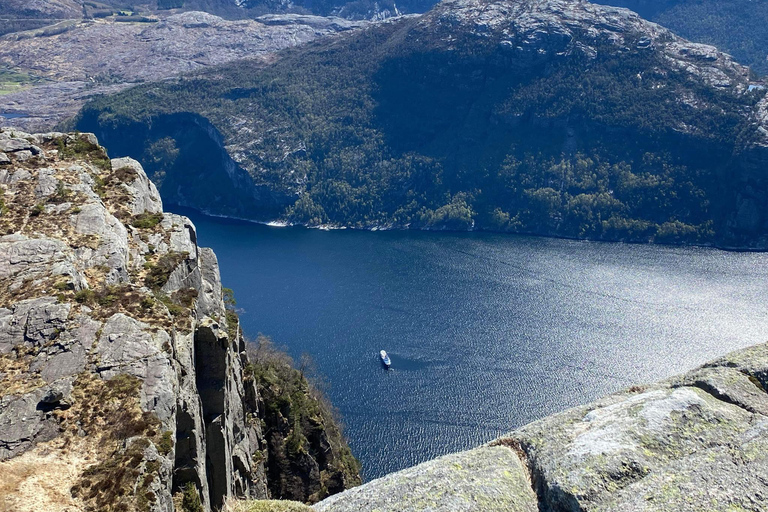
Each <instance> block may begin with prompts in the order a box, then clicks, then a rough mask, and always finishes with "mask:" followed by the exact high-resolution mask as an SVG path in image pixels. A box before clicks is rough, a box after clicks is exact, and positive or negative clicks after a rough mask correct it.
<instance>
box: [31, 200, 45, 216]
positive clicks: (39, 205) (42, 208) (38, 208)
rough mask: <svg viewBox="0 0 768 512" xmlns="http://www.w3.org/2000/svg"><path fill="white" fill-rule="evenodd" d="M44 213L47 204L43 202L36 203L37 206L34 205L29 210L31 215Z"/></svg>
mask: <svg viewBox="0 0 768 512" xmlns="http://www.w3.org/2000/svg"><path fill="white" fill-rule="evenodd" d="M42 213H45V204H43V203H37V204H35V206H33V207H32V209H31V210H29V216H30V217H37V216H38V215H40V214H42Z"/></svg>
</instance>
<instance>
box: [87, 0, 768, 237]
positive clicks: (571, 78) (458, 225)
mask: <svg viewBox="0 0 768 512" xmlns="http://www.w3.org/2000/svg"><path fill="white" fill-rule="evenodd" d="M444 8H446V9H447V8H448V7H444ZM437 9H440V7H438V8H437ZM419 23H420V21H419V20H417V19H404V20H400V21H399V22H396V23H390V24H386V25H382V26H377V27H374V28H371V29H369V30H367V31H364V32H360V33H354V34H348V35H346V36H345V37H342V38H334V40H333V41H330V42H329V41H321V42H316V43H312V44H309V45H307V46H304V47H302V48H296V49H291V50H288V51H285V52H283V53H282V54H281V58H280V59H279V60H278V61H277V62H276V63H274V64H272V65H270V66H266V67H264V66H263V65H262V64H260V63H249V62H243V63H237V64H232V65H228V66H224V67H222V68H218V69H216V70H212V71H210V72H205V73H202V74H199V75H197V76H192V77H189V78H183V79H179V80H177V81H175V82H167V83H163V84H160V85H158V84H152V85H145V86H141V87H138V88H135V89H132V90H129V91H126V92H125V93H122V94H119V95H116V96H113V97H109V98H101V99H97V100H95V101H93V102H92V103H90V104H89V105H88V106H87V107H86V109H85V110H84V111H83V113H82V117H81V119H80V121H79V122H80V124H79V126H81V127H83V128H85V129H89V130H94V131H99V132H100V133H103V134H104V137H105V139H104V140H106V141H107V143H108V144H109V143H110V141H115V143H116V144H121V143H123V144H124V141H126V140H133V141H134V144H135V146H132V147H129V146H126V145H123V146H122V147H121V151H123V152H127V153H129V154H133V155H134V156H138V157H141V156H142V155H145V154H146V153H147V151H149V148H152V147H153V145H154V144H156V143H157V141H159V140H162V139H164V138H167V137H169V136H171V135H173V136H174V137H177V139H176V144H175V145H174V146H173V147H176V148H179V151H180V154H179V155H178V159H179V160H183V157H184V151H185V147H186V146H185V141H184V140H183V134H182V135H180V134H179V130H176V129H175V128H174V130H175V131H174V132H172V133H154V135H153V136H152V137H149V138H143V136H135V134H136V133H141V134H144V133H148V132H145V131H142V130H144V128H143V127H144V126H145V125H147V123H152V125H153V126H157V125H158V123H160V122H162V121H161V120H162V119H163V118H164V116H167V117H168V118H171V117H172V116H173V115H178V114H179V113H183V112H193V113H195V114H197V115H200V116H202V117H204V118H206V119H208V120H210V121H211V122H212V123H213V125H214V126H215V127H217V128H218V129H219V130H220V131H221V132H222V134H223V135H224V138H225V143H226V144H227V145H229V146H235V147H238V146H239V147H247V148H249V149H246V150H243V151H242V153H241V154H243V155H244V156H245V158H246V160H247V163H248V164H249V165H252V167H253V168H254V169H255V171H254V173H253V174H252V178H253V180H254V182H255V183H257V184H258V185H259V186H260V187H264V188H266V189H268V190H269V191H270V194H271V195H270V196H269V197H270V198H271V197H285V200H284V202H283V203H282V205H281V206H278V207H275V206H274V205H271V204H270V205H267V204H266V202H265V203H264V204H256V205H254V207H255V208H256V210H257V211H256V212H255V213H254V214H253V216H255V217H260V218H275V217H282V218H283V219H285V220H288V221H290V222H294V223H301V224H308V225H318V224H333V225H345V226H351V227H358V228H370V227H374V226H382V225H383V226H391V227H408V228H420V229H459V230H461V229H470V228H473V229H485V230H495V231H505V232H521V233H537V234H546V235H553V236H563V237H579V238H592V239H607V240H626V241H637V242H647V241H654V242H666V243H701V244H707V243H714V242H718V243H729V244H738V243H742V242H741V239H738V240H733V239H732V238H733V237H734V236H735V235H733V233H732V231H733V230H732V228H731V227H730V226H732V225H733V223H732V218H733V217H734V216H735V215H736V210H737V205H736V203H737V198H738V197H739V194H740V190H739V188H738V187H741V186H743V185H740V183H743V182H742V181H740V180H739V179H738V175H739V174H740V173H741V172H742V170H741V167H740V166H741V165H742V164H741V160H740V159H741V156H742V154H743V153H745V152H747V151H748V148H750V147H751V144H752V143H753V142H754V140H755V137H756V134H757V132H756V131H755V130H754V127H753V126H751V125H750V123H751V120H750V118H749V116H747V115H744V113H745V112H748V111H749V110H750V109H754V107H755V105H756V103H757V102H758V101H759V100H760V99H761V98H762V96H763V95H764V94H765V92H764V91H754V92H752V93H749V94H745V95H738V94H734V93H733V92H732V91H731V90H721V89H718V88H714V87H710V86H708V85H706V84H705V83H704V82H703V81H702V80H701V79H700V78H699V77H696V76H694V75H691V74H689V73H687V72H685V71H684V70H681V69H678V68H676V67H673V66H671V65H670V64H669V61H668V59H667V58H666V57H665V56H664V55H662V54H661V53H659V52H657V51H654V50H652V49H648V48H646V47H644V46H643V45H642V44H639V42H640V41H641V39H642V35H641V34H626V40H627V41H626V47H627V50H626V51H624V50H621V49H619V48H617V47H616V46H613V45H611V44H610V43H604V44H601V45H598V47H597V48H596V50H597V51H596V55H595V56H592V55H586V54H582V53H580V52H573V53H572V54H571V55H570V56H569V57H567V58H554V57H550V58H549V59H548V60H546V61H542V62H541V63H533V64H531V63H529V62H528V61H526V60H525V59H526V57H516V56H515V54H513V53H512V52H509V51H507V50H505V49H504V48H503V47H501V46H500V45H498V44H495V43H494V41H495V40H494V39H493V38H490V39H484V38H475V37H473V36H472V35H471V34H464V33H461V32H459V31H453V32H452V33H451V37H452V38H454V39H453V42H452V43H451V45H452V46H451V47H452V48H453V47H455V48H459V49H460V50H457V51H454V50H452V49H446V48H445V45H446V44H447V43H445V41H446V39H445V37H443V36H446V33H444V32H442V30H448V29H443V28H442V26H433V25H430V24H429V23H426V24H425V25H419ZM425 27H427V28H425ZM451 30H453V29H451ZM446 37H447V36H446ZM581 37H585V38H586V37H587V36H582V35H581V34H579V33H577V38H576V39H577V40H578V39H579V38H581ZM590 44H594V43H593V42H591V41H590ZM593 57H594V58H593ZM638 77H640V78H638ZM682 98H686V101H682ZM692 104H696V105H698V106H697V107H696V108H693V107H692V106H691V105H692ZM234 117H237V118H238V119H248V122H247V130H243V131H239V130H238V129H237V128H236V126H238V125H237V124H235V123H231V122H230V120H231V119H232V118H234ZM169 131H170V129H169ZM164 144H165V145H166V146H170V145H169V144H168V143H167V142H166V143H164ZM286 148H290V149H288V150H287V149H286ZM126 150H127V151H126ZM745 160H746V158H745ZM145 163H147V167H148V169H150V171H152V166H153V165H154V164H153V160H150V161H149V162H145ZM186 165H187V166H188V167H187V168H186V169H185V170H181V169H178V170H177V172H179V173H182V172H199V173H200V174H204V173H205V172H206V171H205V170H200V171H198V170H197V169H195V168H194V165H195V163H194V162H190V161H189V160H187V164H186ZM205 165H210V164H209V163H206V164H205ZM189 166H192V168H190V167H189ZM164 170H167V169H165V168H164ZM299 182H300V183H302V186H301V187H298V190H299V192H300V193H299V194H296V193H295V192H296V190H297V185H296V184H297V183H299ZM304 184H305V185H304ZM185 186H189V185H188V184H187V185H185ZM207 186H208V184H207V183H205V182H204V181H201V182H200V183H199V185H197V187H198V188H199V189H200V190H201V191H202V190H204V189H205V187H207ZM193 187H194V185H193ZM192 193H194V190H193V191H192ZM265 195H266V194H265ZM263 196H264V195H262V197H263ZM207 207H208V208H210V206H207ZM259 208H261V210H259ZM759 235H762V233H747V234H744V235H743V236H744V239H751V238H755V237H756V236H759ZM738 236H739V237H741V236H742V234H739V235H738ZM750 237H751V238H750Z"/></svg>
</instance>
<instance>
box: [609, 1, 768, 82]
mask: <svg viewBox="0 0 768 512" xmlns="http://www.w3.org/2000/svg"><path fill="white" fill-rule="evenodd" d="M597 3H600V4H606V5H615V6H618V7H627V8H629V9H632V10H633V11H636V12H637V13H639V14H640V15H641V16H643V17H645V18H647V19H649V20H652V21H655V22H657V23H660V24H662V25H664V26H665V27H667V28H669V29H671V30H673V31H675V32H676V33H678V34H680V35H681V36H683V37H686V38H688V39H691V40H693V41H697V42H700V43H707V44H713V45H715V46H717V47H718V48H720V49H722V50H724V51H726V52H728V53H730V54H731V55H733V56H734V58H735V59H736V60H738V61H739V62H741V63H742V64H745V65H747V66H750V67H751V68H752V69H753V70H755V71H756V72H758V73H760V74H762V75H765V74H766V73H768V60H767V59H768V24H766V23H765V20H766V19H768V2H766V1H765V0H597Z"/></svg>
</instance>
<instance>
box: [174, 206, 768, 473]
mask: <svg viewBox="0 0 768 512" xmlns="http://www.w3.org/2000/svg"><path fill="white" fill-rule="evenodd" d="M183 213H184V214H187V215H190V216H191V217H192V220H193V221H194V222H195V224H196V226H197V228H198V237H199V242H200V244H201V245H205V246H210V247H213V249H214V250H215V251H216V254H217V255H218V257H219V262H220V265H221V272H222V277H223V282H224V285H225V286H229V287H231V288H233V289H234V291H235V294H236V297H237V301H238V307H240V308H242V310H243V314H242V315H241V316H242V321H243V325H244V329H245V332H246V333H247V334H248V335H250V336H251V337H255V335H256V334H257V333H260V332H261V333H264V334H267V335H269V336H271V337H272V338H273V339H274V340H275V341H276V342H277V344H278V345H284V346H285V347H286V348H287V349H288V351H289V352H290V353H291V355H293V356H294V357H295V358H298V357H299V356H300V355H301V354H302V353H303V352H308V353H309V354H311V355H312V357H313V358H314V359H315V361H316V363H317V366H318V368H319V371H320V372H321V373H322V374H323V375H324V377H325V379H326V380H327V381H328V382H329V384H330V387H329V389H328V394H329V395H330V398H331V400H332V402H333V403H334V404H335V405H336V406H337V407H338V408H339V410H340V411H341V413H342V416H343V418H344V421H345V423H346V434H347V436H348V437H349V439H350V444H351V446H352V449H353V452H354V453H355V454H356V455H357V457H358V458H359V459H360V460H361V461H362V463H363V470H364V476H365V478H367V479H370V478H375V477H377V476H381V475H383V474H385V473H388V472H391V471H394V470H398V469H402V468H404V467H407V466H410V465H413V464H416V463H419V462H423V461H425V460H428V459H431V458H434V457H436V456H439V455H442V454H445V453H449V452H453V451H457V450H462V449H467V448H471V447H473V446H476V445H478V444H481V443H483V442H487V441H489V440H491V439H493V438H494V437H496V436H498V435H500V434H502V433H504V432H507V431H509V430H512V429H514V428H516V427H518V426H521V425H523V424H525V423H527V422H530V421H533V420H535V419H537V418H541V417H542V416H545V415H547V414H550V413H553V412H557V411H561V410H563V409H565V408H567V407H571V406H574V405H578V404H581V403H584V402H586V401H589V400H592V399H595V398H597V397H599V396H601V395H604V394H606V393H609V392H612V391H616V390H619V389H621V388H624V387H627V386H629V385H631V384H634V383H642V382H649V381H654V380H657V379H660V378H663V377H667V376H671V375H673V374H676V373H680V372H683V371H686V370H688V369H691V368H693V367H695V366H697V365H700V364H702V363H704V362H706V361H707V360H710V359H712V358H714V357H716V356H719V355H722V354H724V353H726V352H729V351H731V350H734V349H737V348H741V347H745V346H748V345H752V344H755V343H759V342H762V341H766V338H767V337H766V332H768V331H767V330H766V328H767V327H768V317H767V312H766V307H765V305H766V304H767V303H768V300H767V299H768V286H766V284H768V283H767V280H766V278H765V275H766V269H767V268H768V255H767V254H762V253H733V252H725V251H719V250H714V249H704V248H679V247H661V246H646V245H626V244H611V243H595V242H579V241H569V240H556V239H546V238H536V237H522V236H511V235H508V236H504V235H492V234H466V233H465V234H443V233H440V234H438V233H421V232H376V233H371V232H358V231H350V230H344V231H332V232H323V231H318V230H307V229H300V228H273V227H267V226H260V225H255V224H247V223H239V222H233V221H225V220H219V219H212V218H208V217H203V216H200V215H196V214H190V212H188V211H184V212H183ZM381 349H385V350H386V351H387V352H388V353H389V354H390V357H391V359H392V370H391V371H389V372H387V371H385V370H384V369H383V367H382V365H381V364H380V362H379V359H378V353H379V350H381Z"/></svg>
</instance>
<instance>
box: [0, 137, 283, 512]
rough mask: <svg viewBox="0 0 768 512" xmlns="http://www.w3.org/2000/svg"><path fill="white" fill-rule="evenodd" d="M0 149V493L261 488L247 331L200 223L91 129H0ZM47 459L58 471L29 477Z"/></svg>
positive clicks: (99, 505)
mask: <svg viewBox="0 0 768 512" xmlns="http://www.w3.org/2000/svg"><path fill="white" fill-rule="evenodd" d="M0 149H1V150H2V152H1V153H0V155H3V156H4V160H5V161H6V162H7V163H8V164H7V165H6V166H4V167H2V168H0V191H1V192H2V203H0V210H2V211H1V212H0V290H2V291H0V385H2V391H0V481H1V483H2V484H3V485H4V487H3V489H8V492H7V493H6V494H5V495H4V496H3V497H2V498H1V499H2V500H4V501H3V503H2V506H3V507H10V508H8V510H18V511H24V510H42V509H44V510H101V509H104V507H113V506H117V505H118V504H121V503H122V504H123V506H124V507H126V508H124V509H125V510H153V511H170V510H174V506H175V505H174V501H175V500H176V501H177V502H178V498H176V497H174V496H175V495H178V494H179V492H180V491H181V490H183V489H184V488H185V486H189V485H191V486H192V488H193V489H194V490H195V491H196V492H197V493H198V494H199V496H200V498H201V501H202V504H203V508H204V510H206V511H208V510H211V509H213V508H219V507H221V506H222V504H223V503H224V501H225V500H226V499H227V498H229V497H232V496H239V497H250V498H266V497H268V492H267V485H266V478H265V472H264V463H263V460H262V458H260V459H256V458H254V457H253V454H254V453H256V452H259V454H261V451H260V450H262V449H264V441H263V437H262V433H261V427H260V423H259V421H258V416H259V407H261V404H260V403H259V400H258V392H257V390H256V389H255V387H254V384H253V381H252V380H250V381H249V380H247V379H244V376H243V373H244V366H245V365H246V364H247V357H246V355H245V344H244V341H243V339H242V336H241V334H240V332H239V329H238V327H237V326H235V325H227V319H226V311H225V307H224V303H223V301H222V293H221V281H220V276H219V268H218V263H217V261H216V256H215V254H214V253H213V251H211V250H210V249H203V248H199V247H198V246H197V241H196V233H195V227H194V225H193V224H192V223H191V222H190V221H189V220H188V219H186V218H184V217H181V216H178V215H172V214H164V213H163V212H162V203H161V202H160V197H159V195H158V193H157V190H156V188H155V186H154V185H153V184H152V183H151V182H150V181H149V180H148V179H147V176H146V174H144V171H143V169H142V168H141V166H140V165H138V164H137V163H136V162H135V161H133V160H130V159H115V160H112V161H110V160H109V159H107V157H106V153H105V152H104V150H103V149H102V148H101V147H99V146H98V144H97V141H96V139H95V137H93V136H92V135H88V134H85V135H82V134H76V135H72V134H61V133H51V134H43V135H31V134H26V133H21V132H18V131H16V132H11V131H10V130H9V131H5V130H0ZM24 152H28V153H30V154H31V155H32V157H31V158H25V157H24V155H23V154H24ZM254 418H256V421H254ZM51 460H54V461H55V462H56V463H61V464H65V465H66V466H67V467H68V468H69V469H68V471H65V472H59V473H58V474H57V475H56V476H51V477H50V478H52V479H56V481H57V485H56V486H44V487H42V488H39V489H38V488H37V487H35V486H34V485H27V484H25V482H28V481H29V479H30V478H34V475H35V474H37V475H41V474H45V471H46V470H47V469H46V468H49V467H52V466H51ZM49 487H51V488H50V489H49ZM53 487H56V488H55V489H54V488H53ZM110 493H111V494H110ZM41 500H42V501H41ZM46 500H47V501H46ZM41 503H47V505H46V506H43V508H39V507H40V506H41V505H40V504H41Z"/></svg>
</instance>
